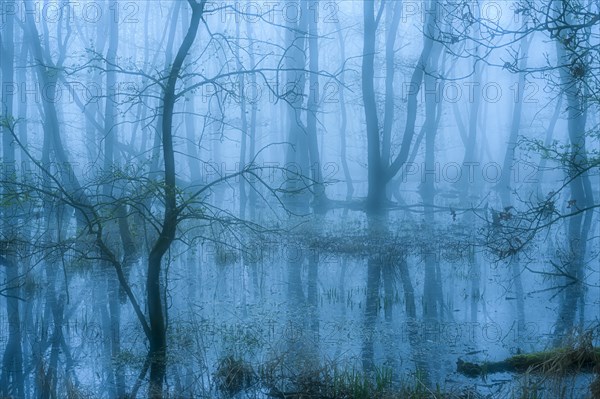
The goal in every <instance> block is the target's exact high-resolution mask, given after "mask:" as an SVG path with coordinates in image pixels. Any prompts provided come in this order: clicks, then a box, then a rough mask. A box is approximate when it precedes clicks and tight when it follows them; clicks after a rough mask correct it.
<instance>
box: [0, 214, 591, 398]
mask: <svg viewBox="0 0 600 399" xmlns="http://www.w3.org/2000/svg"><path fill="white" fill-rule="evenodd" d="M374 231H375V230H372V229H371V230H370V229H369V226H368V222H367V221H366V220H364V219H362V218H361V217H357V216H354V215H352V213H350V214H343V213H341V212H339V214H336V212H333V213H332V214H331V215H328V216H326V217H322V218H319V219H316V220H312V221H309V222H307V223H302V224H300V225H299V227H297V228H296V229H294V230H293V231H292V232H291V233H285V234H284V233H282V232H277V233H276V234H268V235H266V236H261V238H260V239H254V240H249V241H246V242H242V243H240V242H238V241H235V240H233V239H231V237H229V236H227V233H226V232H225V233H223V236H222V239H221V240H220V242H217V243H215V242H214V241H211V242H208V241H207V242H204V243H197V244H193V245H192V246H191V248H192V249H189V248H190V247H188V246H187V245H182V244H181V243H180V244H177V245H176V246H175V247H174V249H173V250H172V251H171V253H170V257H169V261H170V262H169V266H168V269H167V272H168V275H169V280H168V284H167V287H166V288H167V294H166V303H167V305H168V306H167V322H168V326H169V356H170V358H169V364H170V366H169V371H168V373H169V375H170V376H172V377H173V379H172V381H175V382H174V384H173V385H171V386H169V389H170V390H171V391H172V392H184V393H188V394H189V395H194V397H198V396H200V397H202V395H204V397H215V395H217V392H218V387H219V384H220V382H219V381H221V380H222V378H221V377H222V374H223V367H224V364H225V365H227V364H228V363H227V361H228V360H227V359H230V360H232V361H236V362H237V361H239V362H242V363H243V364H244V367H248V368H249V370H250V372H249V373H250V374H252V375H254V376H260V378H261V379H262V380H261V381H262V382H261V383H260V384H258V383H254V384H247V385H248V386H250V385H251V386H252V388H249V389H248V390H247V391H240V392H239V393H238V394H239V395H241V397H246V396H249V397H265V394H266V393H268V392H270V390H271V388H273V387H274V386H276V387H277V388H278V389H281V390H286V389H293V385H294V381H295V380H294V378H296V380H297V378H298V377H299V376H301V375H304V374H310V373H313V374H314V373H315V370H327V373H330V374H335V373H338V374H340V373H356V374H359V373H364V372H365V371H366V372H367V374H369V375H372V376H377V375H385V379H386V381H387V380H388V379H389V381H390V382H391V383H392V384H394V385H395V386H400V385H403V384H409V385H416V386H421V387H424V388H426V389H430V388H431V387H436V389H440V390H442V391H445V392H451V393H455V394H459V393H464V392H467V391H469V392H472V393H473V392H477V393H479V394H481V395H484V396H483V397H492V398H504V397H506V398H511V397H520V392H522V389H523V388H522V387H523V386H525V387H529V388H531V387H534V388H535V386H536V384H538V382H536V381H538V380H537V379H536V378H538V377H535V376H532V377H530V378H529V379H527V378H525V377H517V376H515V375H512V374H509V373H498V374H490V375H487V376H485V378H482V377H478V378H467V377H465V376H463V375H462V374H459V373H458V372H457V366H456V365H457V361H458V360H459V359H462V360H465V361H471V362H477V363H481V362H484V361H498V360H502V359H504V358H506V357H508V356H511V355H514V354H517V353H530V352H536V351H540V350H544V349H546V348H549V347H551V345H552V342H553V340H554V339H555V338H556V337H555V335H554V333H553V331H554V328H555V323H556V317H557V316H556V315H557V312H556V310H557V308H558V304H559V298H560V295H557V290H556V289H550V288H552V287H553V286H554V285H556V284H557V283H558V281H557V280H552V279H549V278H548V277H547V276H545V275H542V274H539V273H537V272H536V271H539V270H545V269H544V268H545V263H546V262H547V261H548V259H549V258H550V257H551V256H552V253H551V252H550V251H546V252H539V251H538V252H535V253H532V254H530V255H528V256H527V257H525V256H523V257H521V261H520V268H519V270H520V273H521V274H520V277H521V280H522V281H521V282H522V285H523V287H524V303H523V304H524V318H523V319H522V320H520V319H519V315H518V309H517V305H518V295H517V293H516V288H515V279H514V276H513V274H512V271H511V270H512V269H511V268H510V267H509V265H508V263H507V262H506V261H501V262H496V261H495V259H494V256H493V255H492V254H490V253H486V251H485V248H484V247H483V246H482V244H481V242H480V241H478V238H477V233H478V230H477V229H476V228H472V227H471V228H467V227H466V226H465V225H463V224H460V222H457V223H446V224H440V227H439V228H437V229H432V228H426V227H424V225H423V224H422V222H420V221H419V220H418V219H417V218H397V219H393V218H392V219H391V221H390V222H389V223H388V224H387V225H386V229H385V230H383V232H384V234H382V233H381V231H382V230H376V231H375V232H374ZM242 244H243V249H242ZM541 244H543V245H544V246H545V248H548V247H547V246H548V245H553V244H549V243H547V242H543V241H542V242H541ZM536 245H537V244H536V243H532V245H531V250H532V251H537V249H536ZM557 245H558V244H557ZM426 254H433V259H434V261H435V266H436V273H439V277H440V281H441V282H442V286H441V294H442V297H443V303H444V307H443V309H442V310H441V311H440V312H439V315H438V316H437V317H424V316H423V295H424V286H425V271H424V269H425V262H424V257H425V255H426ZM374 258H377V259H379V260H381V262H382V264H384V265H387V266H388V267H389V272H383V271H382V275H381V281H380V284H379V288H378V289H377V292H376V295H375V297H374V298H375V299H373V297H371V303H369V300H368V299H367V298H368V285H367V281H368V270H369V261H370V260H372V259H374ZM402 260H404V261H405V265H406V270H405V271H404V272H403V271H402V270H401V269H402V268H401V267H400V265H401V264H402ZM143 270H144V265H143V264H142V262H141V261H140V262H139V264H138V265H136V266H135V267H134V269H133V270H132V274H131V276H130V281H144V272H143ZM382 270H383V269H382ZM69 278H70V280H69V287H70V288H69V291H70V292H69V293H70V296H71V297H72V298H80V299H78V300H77V301H71V302H69V303H68V304H67V308H66V311H65V313H66V314H67V315H68V321H67V322H66V323H65V327H64V331H65V340H66V342H68V343H69V345H70V346H71V347H72V348H74V349H73V352H72V363H73V364H72V366H71V367H72V369H73V370H74V371H75V375H76V376H77V379H78V381H79V383H80V386H82V387H85V391H86V392H88V393H90V394H91V395H92V397H93V396H94V393H97V392H103V389H104V388H103V384H104V383H105V382H104V381H103V380H102V378H101V376H102V375H103V370H105V369H106V367H107V364H116V363H118V364H122V365H124V366H125V367H124V369H123V370H124V373H125V375H126V380H127V382H128V384H129V386H131V385H133V383H134V382H135V380H136V378H137V376H138V374H139V370H140V369H141V368H142V366H143V364H144V360H145V355H146V346H145V345H146V341H145V337H144V335H143V332H142V331H141V329H140V327H139V324H138V323H137V321H136V319H135V318H134V316H133V315H132V312H131V309H130V305H129V303H126V302H123V303H122V305H121V306H122V315H121V328H120V333H121V350H122V352H121V355H120V356H119V358H117V359H110V358H107V357H106V355H105V353H106V352H105V350H104V349H103V348H104V347H105V345H106V344H107V341H106V339H105V338H104V337H105V335H104V334H103V331H104V329H105V327H106V326H105V325H103V322H104V321H103V319H102V317H101V314H100V313H99V312H98V307H97V302H96V299H95V295H94V293H93V291H92V290H90V288H89V284H88V282H89V281H95V282H96V285H95V288H94V289H106V287H107V286H106V285H103V284H106V283H103V282H102V281H103V279H104V278H105V276H103V275H102V274H100V275H90V274H89V272H78V273H72V274H71V275H70V276H69ZM90 279H92V280H90ZM598 280H599V281H600V279H598ZM589 281H593V279H590V280H589ZM407 284H408V286H407ZM409 286H410V289H412V290H413V298H414V303H415V317H409V316H408V310H407V296H406V289H407V288H409ZM474 286H476V287H479V289H478V290H474V289H473V287H474ZM598 287H600V284H599V285H598V286H596V287H592V286H590V287H588V289H587V293H586V303H585V312H584V313H583V314H584V318H583V319H581V320H579V323H580V324H581V326H583V327H584V329H585V328H592V329H594V328H595V329H596V330H595V332H596V335H594V337H595V338H594V339H595V341H594V345H595V346H598V345H599V342H598V336H599V334H597V333H598V332H599V331H598V319H599V316H600V315H599V313H598V308H599V305H600V300H599V297H600V296H599V291H600V290H599V288H598ZM133 289H134V290H135V291H136V292H138V295H141V290H142V289H143V286H141V285H134V286H133ZM474 293H478V295H477V296H475V295H473V294H474ZM84 294H85V295H84ZM37 306H41V305H36V307H35V308H31V309H30V310H29V311H30V312H32V314H36V312H38V311H40V310H41V308H40V309H37ZM370 306H371V309H376V312H375V316H374V317H372V318H370V319H368V318H367V317H366V313H367V309H368V308H369V307H370ZM519 325H521V329H520V330H519ZM3 330H6V325H5V324H4V328H3ZM6 336H7V335H6V331H3V333H2V335H0V337H6ZM0 339H2V340H4V339H5V338H0ZM365 359H367V360H369V361H371V362H372V364H371V365H370V366H369V365H368V364H367V363H368V362H367V363H365ZM242 363H241V364H242ZM219 370H221V371H219ZM219 373H221V374H219ZM317 374H318V375H322V374H323V372H321V374H319V373H317ZM592 378H593V376H592V375H583V374H580V375H572V376H567V377H566V378H563V379H561V380H560V381H553V380H550V381H547V382H546V383H545V384H542V385H541V387H542V388H540V389H541V391H540V392H542V393H545V395H546V397H556V396H553V395H555V392H563V393H564V395H565V396H562V397H566V398H570V397H574V398H575V397H589V390H588V386H589V383H590V381H591V380H592ZM265 381H267V382H268V381H270V382H269V383H270V384H271V387H270V388H269V387H267V386H265V384H264V382H265ZM221 385H222V384H221ZM241 386H246V385H245V384H241ZM544 390H545V391H544ZM557 390H558V391H557ZM563 390H564V391H563ZM487 395H489V396H487ZM586 395H588V396H586Z"/></svg>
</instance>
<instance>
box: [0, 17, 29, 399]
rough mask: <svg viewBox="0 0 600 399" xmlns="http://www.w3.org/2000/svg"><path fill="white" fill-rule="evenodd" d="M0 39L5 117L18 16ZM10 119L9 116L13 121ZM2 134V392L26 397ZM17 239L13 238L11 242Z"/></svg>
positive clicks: (7, 154)
mask: <svg viewBox="0 0 600 399" xmlns="http://www.w3.org/2000/svg"><path fill="white" fill-rule="evenodd" d="M3 25H4V26H3V27H2V31H1V36H0V37H1V40H0V51H1V52H2V58H0V64H1V65H0V71H1V73H2V89H1V93H0V94H1V95H2V103H1V104H2V109H0V115H2V117H4V118H14V116H13V94H12V89H13V88H16V85H15V81H14V79H15V72H14V63H15V45H14V16H7V17H6V21H5V23H4V24H3ZM8 123H11V122H10V119H9V122H8ZM0 134H1V135H2V158H3V159H2V176H1V178H2V180H3V182H4V183H3V184H2V204H3V205H2V215H1V217H2V238H3V240H6V241H5V243H4V244H3V246H5V249H3V250H2V253H0V265H2V266H4V267H5V268H6V280H7V286H8V289H7V290H6V295H5V297H6V313H7V316H8V317H7V318H8V320H7V321H8V342H7V343H6V349H5V351H4V356H3V359H2V372H1V373H0V385H1V386H0V393H1V394H3V395H6V396H11V397H15V398H22V397H24V377H23V357H22V349H21V348H22V345H21V339H22V337H21V316H20V312H19V298H20V296H21V290H20V288H19V286H20V282H19V263H18V262H17V258H16V256H15V255H16V248H15V246H16V245H18V244H17V243H18V242H19V241H20V240H19V237H18V236H17V234H18V231H17V229H16V226H17V224H18V219H17V209H16V204H15V203H14V201H15V200H14V199H13V194H14V193H15V192H16V183H17V180H16V165H15V147H14V144H13V137H12V133H11V132H10V131H9V129H8V127H0ZM11 241H13V242H11Z"/></svg>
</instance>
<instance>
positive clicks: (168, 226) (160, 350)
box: [146, 0, 206, 399]
mask: <svg viewBox="0 0 600 399" xmlns="http://www.w3.org/2000/svg"><path fill="white" fill-rule="evenodd" d="M189 4H190V6H191V8H192V17H191V22H190V27H189V29H188V31H187V33H186V35H185V37H184V39H183V42H182V43H181V46H180V47H179V50H178V51H177V55H176V56H175V60H174V62H173V65H172V67H171V70H170V72H169V76H168V79H167V83H166V86H165V90H164V93H163V99H162V100H163V101H162V102H163V107H162V108H163V109H162V111H163V112H162V149H163V158H164V162H165V174H164V178H165V182H164V200H165V213H164V219H163V224H162V228H161V231H160V234H159V236H158V239H157V240H156V242H155V244H154V246H153V247H152V249H151V250H150V254H149V256H148V276H147V282H146V290H147V301H148V303H147V305H148V316H149V321H150V352H149V357H150V388H149V397H150V398H152V399H159V398H162V397H163V388H162V384H163V381H164V379H165V376H166V350H167V340H166V326H165V319H164V313H163V304H162V294H161V287H160V274H161V263H162V257H163V255H164V254H165V253H166V252H167V250H168V249H169V248H170V246H171V243H172V242H173V240H174V239H175V232H176V229H177V212H178V209H177V198H176V185H175V152H174V150H173V111H174V108H175V101H176V94H175V85H176V83H177V79H178V78H179V73H180V71H181V67H182V65H183V61H184V60H185V57H186V56H187V54H188V52H189V51H190V48H191V47H192V44H193V43H194V40H195V39H196V34H197V32H198V27H199V25H200V19H201V17H202V14H203V11H204V5H205V4H206V2H205V1H202V2H201V3H200V4H198V3H196V2H195V1H194V0H189Z"/></svg>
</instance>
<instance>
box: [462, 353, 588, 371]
mask: <svg viewBox="0 0 600 399" xmlns="http://www.w3.org/2000/svg"><path fill="white" fill-rule="evenodd" d="M456 371H458V372H459V373H461V374H463V375H465V376H467V377H471V378H475V377H479V376H485V375H487V374H493V373H503V372H509V373H524V372H528V371H529V372H540V373H552V374H554V373H557V374H558V373H564V372H596V373H598V372H600V348H560V349H554V350H549V351H543V352H534V353H527V354H518V355H514V356H511V357H508V358H506V359H504V360H501V361H497V362H483V363H480V364H478V363H472V362H466V361H464V360H462V359H458V361H457V362H456Z"/></svg>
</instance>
